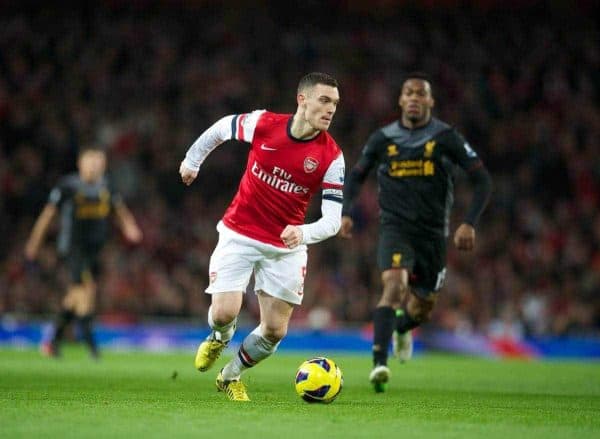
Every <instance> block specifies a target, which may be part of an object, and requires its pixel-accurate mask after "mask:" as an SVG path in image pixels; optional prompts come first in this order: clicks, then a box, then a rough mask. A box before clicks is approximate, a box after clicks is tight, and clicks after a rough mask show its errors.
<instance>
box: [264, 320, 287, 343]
mask: <svg viewBox="0 0 600 439" xmlns="http://www.w3.org/2000/svg"><path fill="white" fill-rule="evenodd" d="M286 334H287V326H285V325H272V324H268V323H263V324H262V335H263V337H264V338H266V339H267V340H269V341H270V342H272V343H278V342H279V341H281V339H283V337H285V336H286Z"/></svg>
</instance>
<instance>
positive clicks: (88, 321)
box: [79, 314, 98, 357]
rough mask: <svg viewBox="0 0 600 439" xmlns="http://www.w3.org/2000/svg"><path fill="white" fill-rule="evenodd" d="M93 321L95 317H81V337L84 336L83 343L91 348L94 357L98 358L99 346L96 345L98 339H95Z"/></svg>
mask: <svg viewBox="0 0 600 439" xmlns="http://www.w3.org/2000/svg"><path fill="white" fill-rule="evenodd" d="M92 319H93V316H92V315H90V314H88V315H86V316H83V317H79V325H80V327H81V335H82V336H83V341H85V344H87V345H88V347H89V348H90V352H91V353H92V355H93V356H94V357H97V356H98V345H96V339H95V337H94V333H93V332H92Z"/></svg>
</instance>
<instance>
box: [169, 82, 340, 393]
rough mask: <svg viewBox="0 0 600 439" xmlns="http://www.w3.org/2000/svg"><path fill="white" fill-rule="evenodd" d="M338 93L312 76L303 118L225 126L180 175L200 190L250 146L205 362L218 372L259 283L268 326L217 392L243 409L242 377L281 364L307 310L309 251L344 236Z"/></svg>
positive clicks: (199, 360) (220, 248) (214, 261)
mask: <svg viewBox="0 0 600 439" xmlns="http://www.w3.org/2000/svg"><path fill="white" fill-rule="evenodd" d="M339 99H340V98H339V91H338V83H337V81H336V80H335V79H334V78H332V77H331V76H329V75H327V74H324V73H316V72H314V73H309V74H308V75H306V76H304V77H303V78H302V79H301V80H300V83H299V84H298V91H297V103H298V108H297V110H296V113H295V114H276V113H272V112H269V111H266V110H256V111H253V112H250V113H244V114H237V115H229V116H225V117H223V118H221V119H220V120H218V121H217V122H216V123H215V124H213V125H212V126H211V127H210V128H208V129H207V130H206V131H205V132H204V133H202V135H201V136H200V137H199V138H198V139H197V140H196V141H195V142H194V143H193V144H192V146H191V147H190V148H189V149H188V151H187V154H186V156H185V159H184V160H183V162H182V163H181V166H180V169H179V173H180V175H181V179H182V180H183V182H184V183H185V184H186V185H190V184H191V183H192V182H193V181H194V179H195V178H196V176H197V175H198V170H199V169H200V165H201V164H202V162H203V161H204V160H205V159H206V157H207V156H208V154H209V153H210V152H211V151H212V150H214V149H215V148H216V147H217V146H218V145H220V144H221V143H223V142H225V141H227V140H230V139H235V140H239V141H243V142H247V143H249V144H250V152H249V154H248V161H247V166H246V171H245V173H244V175H243V176H242V179H241V182H240V185H239V188H238V192H237V194H236V195H235V197H234V199H233V201H232V202H231V204H230V205H229V207H228V208H227V210H226V211H225V214H224V216H223V218H222V220H221V221H219V224H218V225H217V230H218V231H219V241H218V244H217V247H216V248H215V250H214V252H213V254H212V256H211V258H210V264H209V278H210V284H209V286H208V288H207V289H206V293H208V294H211V295H212V297H211V306H210V308H209V310H208V324H209V326H210V327H211V329H212V331H211V334H210V335H209V336H208V338H207V339H206V340H205V341H204V342H202V343H201V344H200V346H199V348H198V352H197V354H196V359H195V366H196V368H197V369H198V370H200V371H202V372H204V371H206V370H208V369H209V368H210V367H211V366H212V365H213V364H214V362H215V360H216V359H217V358H218V356H219V355H220V353H221V352H222V351H223V349H224V348H225V347H226V346H227V344H228V342H229V341H230V340H231V338H232V336H233V334H234V331H235V328H236V319H237V316H238V314H239V312H240V309H241V306H242V300H243V296H244V292H245V291H246V287H247V285H248V283H249V281H250V277H251V275H252V274H254V279H255V291H256V294H257V296H258V301H259V306H260V324H259V326H258V327H257V328H256V329H254V330H253V331H252V332H251V333H250V334H249V335H248V336H247V337H246V338H245V339H244V341H243V342H242V345H241V346H240V348H239V350H238V353H237V355H235V356H234V358H233V359H232V360H231V361H230V362H229V363H227V365H226V366H225V367H224V368H223V369H222V370H221V372H220V373H219V374H218V376H217V382H216V385H217V388H218V389H219V390H221V391H223V392H225V394H226V395H227V397H228V398H229V399H231V400H234V401H248V400H249V398H248V395H247V393H246V389H245V386H244V385H243V383H242V382H241V380H240V376H241V374H242V372H243V371H244V370H246V369H248V368H251V367H253V366H255V365H256V364H257V363H259V362H260V361H262V360H264V359H265V358H267V357H269V356H270V355H272V354H273V353H274V352H275V350H276V349H277V346H278V345H279V342H280V341H281V339H282V338H283V337H284V336H285V334H286V333H287V329H288V323H289V320H290V317H291V315H292V312H293V309H294V306H296V305H300V304H301V302H302V296H303V287H304V277H305V275H306V261H307V252H306V246H307V245H308V244H314V243H317V242H319V241H322V240H324V239H327V238H329V237H331V236H334V235H335V234H336V233H337V232H338V230H339V228H340V224H341V209H342V201H343V200H342V197H343V195H342V194H343V184H344V169H345V165H344V156H343V154H342V151H341V149H340V147H339V146H338V145H337V143H336V142H335V140H334V139H333V138H332V137H331V135H330V134H329V133H327V130H328V129H329V126H330V125H331V121H332V120H333V116H334V114H335V111H336V109H337V105H338V102H339ZM318 191H321V192H322V203H321V212H322V216H321V218H320V219H319V220H318V221H315V222H313V223H310V224H304V218H305V214H306V210H307V208H308V205H309V201H310V199H311V196H312V195H313V194H315V193H316V192H318Z"/></svg>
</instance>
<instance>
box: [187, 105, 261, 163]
mask: <svg viewBox="0 0 600 439" xmlns="http://www.w3.org/2000/svg"><path fill="white" fill-rule="evenodd" d="M264 112H265V110H255V111H253V112H251V113H242V114H232V115H229V116H225V117H222V118H221V119H219V120H218V121H216V122H215V123H214V124H213V125H212V126H211V127H210V128H208V129H207V130H206V131H204V132H203V133H202V134H201V135H200V137H198V138H197V139H196V141H195V142H194V143H193V144H192V146H190V147H189V149H188V150H187V153H186V154H185V158H184V160H183V164H184V165H185V167H186V168H188V169H191V170H193V171H198V170H199V169H200V166H201V165H202V163H204V160H206V157H208V155H209V154H210V153H211V152H212V151H213V150H214V149H215V148H216V147H217V146H219V145H220V144H222V143H223V142H225V141H227V140H240V141H243V142H248V143H252V139H253V138H254V130H255V129H256V124H257V122H258V119H259V118H260V116H261V115H262V114H263V113H264Z"/></svg>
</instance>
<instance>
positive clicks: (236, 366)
mask: <svg viewBox="0 0 600 439" xmlns="http://www.w3.org/2000/svg"><path fill="white" fill-rule="evenodd" d="M278 346H279V342H277V343H273V342H272V341H269V340H267V339H266V338H265V337H264V336H263V335H262V332H261V330H260V326H258V327H257V328H256V329H254V331H252V332H251V333H250V334H248V336H247V337H246V338H245V339H244V341H243V343H242V345H241V346H240V349H239V350H238V352H237V355H235V356H234V357H233V358H232V359H231V361H230V362H229V363H227V365H226V366H225V367H224V368H223V371H222V372H221V373H222V375H223V379H224V380H225V381H230V380H237V379H239V378H240V375H241V374H242V372H243V371H244V370H246V369H249V368H251V367H254V366H255V365H256V364H258V363H259V362H260V361H262V360H264V359H265V358H267V357H269V356H271V355H272V354H273V353H274V352H275V351H276V350H277V347H278Z"/></svg>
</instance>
